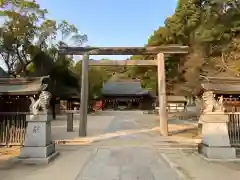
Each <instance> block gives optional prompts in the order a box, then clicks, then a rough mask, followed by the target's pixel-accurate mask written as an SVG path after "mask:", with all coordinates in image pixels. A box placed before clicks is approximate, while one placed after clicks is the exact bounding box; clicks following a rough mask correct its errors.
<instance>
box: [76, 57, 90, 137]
mask: <svg viewBox="0 0 240 180" xmlns="http://www.w3.org/2000/svg"><path fill="white" fill-rule="evenodd" d="M88 61H89V55H88V54H87V53H86V54H84V55H83V59H82V78H81V80H82V81H81V99H80V121H79V134H78V135H79V136H82V137H84V136H86V135H87V114H88Z"/></svg>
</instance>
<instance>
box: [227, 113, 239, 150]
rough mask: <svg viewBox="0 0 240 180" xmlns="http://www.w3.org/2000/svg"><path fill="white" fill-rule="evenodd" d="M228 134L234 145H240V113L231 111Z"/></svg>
mask: <svg viewBox="0 0 240 180" xmlns="http://www.w3.org/2000/svg"><path fill="white" fill-rule="evenodd" d="M228 116H229V122H228V135H229V139H230V144H231V145H232V146H240V113H229V114H228Z"/></svg>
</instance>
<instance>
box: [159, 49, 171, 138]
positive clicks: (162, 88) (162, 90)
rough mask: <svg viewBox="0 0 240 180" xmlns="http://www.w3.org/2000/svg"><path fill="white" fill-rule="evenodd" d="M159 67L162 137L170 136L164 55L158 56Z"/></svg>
mask: <svg viewBox="0 0 240 180" xmlns="http://www.w3.org/2000/svg"><path fill="white" fill-rule="evenodd" d="M157 65H158V101H159V120H160V133H161V134H162V136H168V115H167V108H166V106H167V100H166V78H165V63H164V54H163V53H159V54H158V55H157Z"/></svg>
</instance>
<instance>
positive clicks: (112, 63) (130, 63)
mask: <svg viewBox="0 0 240 180" xmlns="http://www.w3.org/2000/svg"><path fill="white" fill-rule="evenodd" d="M89 66H157V60H99V61H97V60H90V61H89Z"/></svg>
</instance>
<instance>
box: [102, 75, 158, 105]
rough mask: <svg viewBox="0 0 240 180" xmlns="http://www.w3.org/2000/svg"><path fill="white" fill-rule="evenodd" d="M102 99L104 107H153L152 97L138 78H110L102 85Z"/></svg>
mask: <svg viewBox="0 0 240 180" xmlns="http://www.w3.org/2000/svg"><path fill="white" fill-rule="evenodd" d="M102 99H103V102H104V107H105V108H113V109H141V110H150V109H153V102H154V97H153V96H152V94H151V92H150V91H148V90H145V89H143V88H142V87H141V82H140V81H139V80H132V79H117V78H115V77H114V78H112V79H110V80H109V81H108V82H107V83H105V84H104V85H103V89H102Z"/></svg>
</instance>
